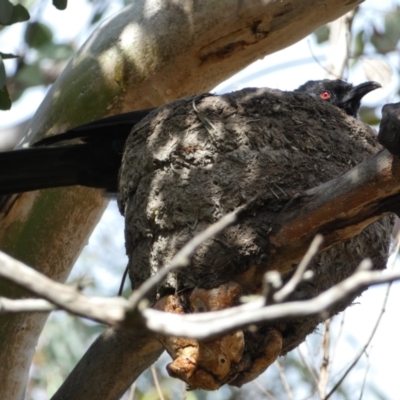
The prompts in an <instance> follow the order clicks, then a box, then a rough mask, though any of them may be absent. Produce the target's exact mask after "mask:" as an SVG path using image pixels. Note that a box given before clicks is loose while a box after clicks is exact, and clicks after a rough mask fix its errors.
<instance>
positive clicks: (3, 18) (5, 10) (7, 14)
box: [0, 0, 14, 25]
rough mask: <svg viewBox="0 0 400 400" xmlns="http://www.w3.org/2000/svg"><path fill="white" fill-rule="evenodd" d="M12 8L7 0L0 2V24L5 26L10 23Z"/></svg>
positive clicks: (0, 0)
mask: <svg viewBox="0 0 400 400" xmlns="http://www.w3.org/2000/svg"><path fill="white" fill-rule="evenodd" d="M13 8H14V6H13V4H11V3H10V2H9V1H8V0H0V24H2V25H7V24H8V23H9V22H10V20H11V16H12V13H13Z"/></svg>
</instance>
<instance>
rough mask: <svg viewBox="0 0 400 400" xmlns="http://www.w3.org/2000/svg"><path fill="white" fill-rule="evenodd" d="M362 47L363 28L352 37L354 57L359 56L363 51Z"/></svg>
mask: <svg viewBox="0 0 400 400" xmlns="http://www.w3.org/2000/svg"><path fill="white" fill-rule="evenodd" d="M364 47H365V42H364V30H361V31H360V32H358V33H357V35H356V37H355V39H354V57H360V56H361V55H362V54H363V53H364Z"/></svg>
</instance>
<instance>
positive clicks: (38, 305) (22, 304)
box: [0, 297, 57, 313]
mask: <svg viewBox="0 0 400 400" xmlns="http://www.w3.org/2000/svg"><path fill="white" fill-rule="evenodd" d="M56 309H57V307H55V306H54V304H51V303H50V302H49V301H47V300H43V299H16V300H14V299H13V300H11V299H7V298H5V297H0V313H1V312H9V313H20V312H49V311H53V310H56Z"/></svg>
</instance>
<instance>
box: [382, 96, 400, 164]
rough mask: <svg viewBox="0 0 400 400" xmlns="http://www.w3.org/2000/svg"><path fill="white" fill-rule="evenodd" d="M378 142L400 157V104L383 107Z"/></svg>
mask: <svg viewBox="0 0 400 400" xmlns="http://www.w3.org/2000/svg"><path fill="white" fill-rule="evenodd" d="M378 141H379V143H380V144H381V145H382V146H384V147H386V148H387V149H388V150H389V151H390V152H391V153H392V154H394V155H396V156H400V103H393V104H385V105H384V106H383V108H382V119H381V123H380V125H379V134H378Z"/></svg>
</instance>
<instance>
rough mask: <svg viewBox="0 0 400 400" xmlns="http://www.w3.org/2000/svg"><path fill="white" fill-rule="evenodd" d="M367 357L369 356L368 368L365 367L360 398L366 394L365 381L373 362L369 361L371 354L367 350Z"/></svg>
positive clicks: (360, 399)
mask: <svg viewBox="0 0 400 400" xmlns="http://www.w3.org/2000/svg"><path fill="white" fill-rule="evenodd" d="M365 357H367V361H368V364H367V368H366V369H365V374H364V379H363V381H362V385H361V391H360V397H359V400H362V397H363V394H364V388H365V382H366V381H367V375H368V371H369V368H370V367H371V363H370V361H369V354H368V353H367V352H365Z"/></svg>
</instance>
